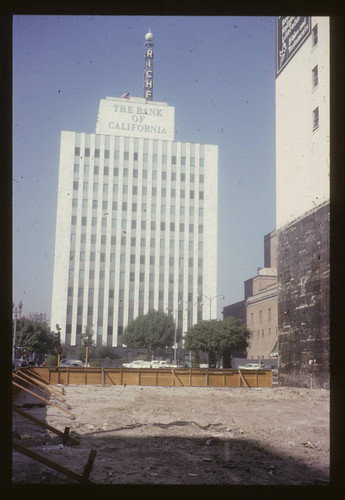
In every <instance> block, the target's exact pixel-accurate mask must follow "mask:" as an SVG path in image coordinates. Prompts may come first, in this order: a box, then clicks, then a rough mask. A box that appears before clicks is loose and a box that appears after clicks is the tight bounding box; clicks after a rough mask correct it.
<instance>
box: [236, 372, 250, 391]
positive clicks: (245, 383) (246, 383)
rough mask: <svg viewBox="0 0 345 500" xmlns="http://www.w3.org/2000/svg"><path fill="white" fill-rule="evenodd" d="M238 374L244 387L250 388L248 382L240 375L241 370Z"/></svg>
mask: <svg viewBox="0 0 345 500" xmlns="http://www.w3.org/2000/svg"><path fill="white" fill-rule="evenodd" d="M238 373H239V374H240V377H241V380H242V381H243V383H244V385H245V386H246V387H250V385H249V384H248V382H247V381H246V379H245V378H244V376H243V375H242V372H241V370H238Z"/></svg>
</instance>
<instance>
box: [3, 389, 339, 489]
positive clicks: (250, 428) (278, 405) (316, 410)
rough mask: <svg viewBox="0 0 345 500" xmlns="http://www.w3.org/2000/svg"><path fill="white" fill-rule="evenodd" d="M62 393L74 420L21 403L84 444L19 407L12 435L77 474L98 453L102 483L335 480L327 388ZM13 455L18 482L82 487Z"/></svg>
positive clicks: (29, 399)
mask: <svg viewBox="0 0 345 500" xmlns="http://www.w3.org/2000/svg"><path fill="white" fill-rule="evenodd" d="M54 387H55V389H56V388H57V387H56V386H54ZM58 388H59V389H60V391H61V389H62V388H61V387H58ZM64 392H65V396H64V397H65V398H66V402H67V403H68V404H69V405H70V407H71V409H70V410H69V411H70V412H72V413H73V414H74V415H75V418H74V419H73V418H71V416H70V415H69V414H68V413H66V412H63V411H61V410H60V409H58V408H56V407H54V406H51V405H45V404H44V403H43V402H42V401H41V400H40V399H37V398H35V397H34V396H32V395H30V394H28V393H24V392H22V393H20V394H19V395H18V396H17V398H16V399H15V404H16V405H17V406H19V407H20V408H22V409H23V410H24V411H27V412H28V413H30V414H31V415H34V416H36V417H37V418H39V419H41V420H44V421H46V422H47V423H48V424H49V425H51V426H53V427H55V428H57V429H59V430H61V431H64V428H65V427H66V426H68V427H70V435H71V436H73V437H76V438H78V439H79V441H80V444H79V445H78V446H76V445H65V446H63V445H62V444H61V438H60V437H59V436H56V435H55V434H53V433H51V432H50V431H47V430H45V429H44V428H42V427H40V426H38V425H36V424H34V423H32V422H30V421H28V420H27V419H25V418H24V417H22V416H20V415H17V414H16V413H13V420H12V422H13V429H12V434H13V438H14V439H15V441H16V442H18V443H19V444H21V445H22V446H25V447H27V448H29V449H31V450H33V451H35V452H36V453H39V454H41V455H44V456H45V457H47V458H49V459H51V460H54V461H55V462H57V463H59V464H61V465H63V466H64V467H67V468H69V469H71V470H73V471H74V472H77V473H78V474H82V473H83V469H84V466H85V464H86V462H87V460H88V457H89V453H90V451H91V450H96V451H97V455H96V458H95V461H94V463H93V467H92V470H91V473H90V476H89V477H90V480H92V481H93V482H95V483H97V484H101V485H111V484H113V485H115V484H118V485H120V484H121V485H143V484H144V485H158V484H159V485H315V484H321V485H324V484H327V483H328V481H329V441H330V430H329V391H326V390H322V389H320V390H319V389H297V388H282V387H273V388H250V389H247V388H221V387H147V386H145V387H140V386H139V387H137V386H105V387H102V386H98V385H94V386H81V385H73V386H72V385H71V386H67V387H65V388H64ZM37 394H41V395H42V393H40V392H37ZM50 401H51V402H52V403H53V402H54V403H55V404H58V405H59V404H60V403H59V402H58V401H57V400H56V399H54V398H52V397H51V398H50ZM64 408H66V406H64ZM12 461H13V462H12V483H13V484H16V485H19V484H78V482H77V481H75V480H74V479H72V478H69V477H67V476H66V475H63V474H62V473H60V472H57V471H55V470H53V469H51V468H48V467H46V466H44V465H42V464H40V463H38V462H36V461H34V460H33V459H31V458H29V457H26V456H24V455H22V454H21V453H19V452H17V451H13V452H12Z"/></svg>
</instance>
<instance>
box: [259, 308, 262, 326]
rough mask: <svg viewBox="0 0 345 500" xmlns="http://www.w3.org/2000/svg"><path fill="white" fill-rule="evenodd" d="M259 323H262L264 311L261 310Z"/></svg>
mask: <svg viewBox="0 0 345 500" xmlns="http://www.w3.org/2000/svg"><path fill="white" fill-rule="evenodd" d="M259 323H262V311H259Z"/></svg>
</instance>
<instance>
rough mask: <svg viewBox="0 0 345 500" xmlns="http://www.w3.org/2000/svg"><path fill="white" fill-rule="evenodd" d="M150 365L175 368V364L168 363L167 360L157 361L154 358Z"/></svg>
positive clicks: (152, 366)
mask: <svg viewBox="0 0 345 500" xmlns="http://www.w3.org/2000/svg"><path fill="white" fill-rule="evenodd" d="M150 366H151V368H177V365H174V364H172V363H168V362H167V361H158V360H155V359H154V360H153V361H152V362H151V363H150Z"/></svg>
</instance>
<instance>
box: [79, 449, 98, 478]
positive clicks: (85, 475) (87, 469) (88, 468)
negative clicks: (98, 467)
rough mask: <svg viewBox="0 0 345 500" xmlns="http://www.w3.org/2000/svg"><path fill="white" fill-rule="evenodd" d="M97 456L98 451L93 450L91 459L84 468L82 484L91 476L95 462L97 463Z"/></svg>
mask: <svg viewBox="0 0 345 500" xmlns="http://www.w3.org/2000/svg"><path fill="white" fill-rule="evenodd" d="M96 455H97V451H96V450H91V451H90V455H89V459H88V461H87V462H86V465H85V467H84V471H83V474H82V482H83V483H85V482H86V481H87V480H88V479H89V475H90V472H91V469H92V466H93V462H94V461H95V458H96Z"/></svg>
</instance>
